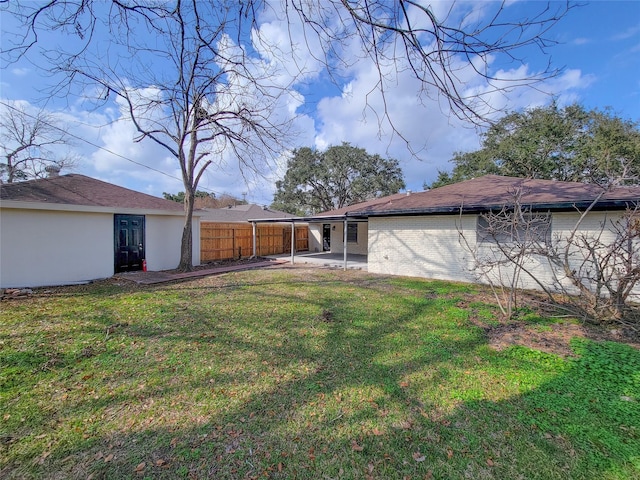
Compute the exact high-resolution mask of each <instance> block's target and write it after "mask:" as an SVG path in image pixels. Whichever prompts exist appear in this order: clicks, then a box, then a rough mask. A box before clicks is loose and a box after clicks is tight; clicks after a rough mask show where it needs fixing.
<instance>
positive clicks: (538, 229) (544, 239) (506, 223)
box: [476, 212, 551, 244]
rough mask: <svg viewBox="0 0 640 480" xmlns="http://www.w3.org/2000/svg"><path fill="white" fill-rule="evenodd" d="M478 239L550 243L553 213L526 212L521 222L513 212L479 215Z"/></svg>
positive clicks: (501, 241)
mask: <svg viewBox="0 0 640 480" xmlns="http://www.w3.org/2000/svg"><path fill="white" fill-rule="evenodd" d="M476 239H477V242H478V243H504V244H506V243H525V242H540V243H550V242H551V214H550V213H531V212H525V213H523V214H522V219H521V221H520V222H518V221H515V219H514V218H513V216H512V214H497V215H495V216H492V215H491V214H482V215H479V216H478V223H477V228H476Z"/></svg>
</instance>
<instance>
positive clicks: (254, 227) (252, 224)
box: [251, 222, 258, 258]
mask: <svg viewBox="0 0 640 480" xmlns="http://www.w3.org/2000/svg"><path fill="white" fill-rule="evenodd" d="M251 226H252V227H253V258H255V257H256V256H257V255H256V253H257V243H258V238H257V235H256V222H251Z"/></svg>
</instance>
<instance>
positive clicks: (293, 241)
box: [291, 221, 296, 265]
mask: <svg viewBox="0 0 640 480" xmlns="http://www.w3.org/2000/svg"><path fill="white" fill-rule="evenodd" d="M295 251H296V224H295V222H294V221H292V222H291V265H293V264H294V260H293V254H294V252H295Z"/></svg>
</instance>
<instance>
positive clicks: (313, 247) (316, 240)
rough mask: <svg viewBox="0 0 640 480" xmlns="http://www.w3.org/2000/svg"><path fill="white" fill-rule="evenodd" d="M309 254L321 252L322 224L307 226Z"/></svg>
mask: <svg viewBox="0 0 640 480" xmlns="http://www.w3.org/2000/svg"><path fill="white" fill-rule="evenodd" d="M309 252H310V253H318V252H322V224H321V223H310V224H309Z"/></svg>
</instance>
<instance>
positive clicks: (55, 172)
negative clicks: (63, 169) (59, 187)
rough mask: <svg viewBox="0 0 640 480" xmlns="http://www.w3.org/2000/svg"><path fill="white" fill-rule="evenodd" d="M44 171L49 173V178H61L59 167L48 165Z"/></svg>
mask: <svg viewBox="0 0 640 480" xmlns="http://www.w3.org/2000/svg"><path fill="white" fill-rule="evenodd" d="M44 171H45V172H47V178H55V177H59V176H60V166H59V165H47V166H46V167H44Z"/></svg>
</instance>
